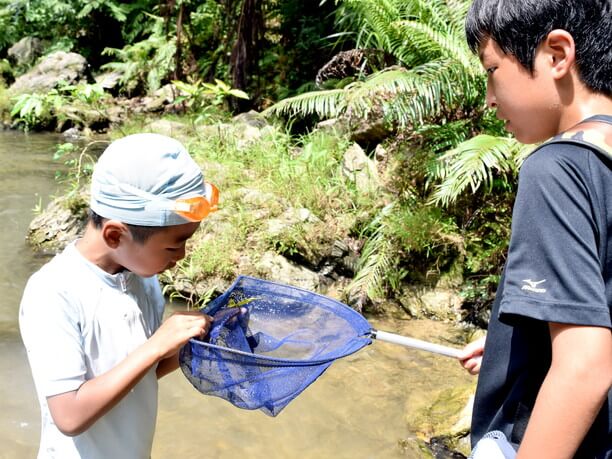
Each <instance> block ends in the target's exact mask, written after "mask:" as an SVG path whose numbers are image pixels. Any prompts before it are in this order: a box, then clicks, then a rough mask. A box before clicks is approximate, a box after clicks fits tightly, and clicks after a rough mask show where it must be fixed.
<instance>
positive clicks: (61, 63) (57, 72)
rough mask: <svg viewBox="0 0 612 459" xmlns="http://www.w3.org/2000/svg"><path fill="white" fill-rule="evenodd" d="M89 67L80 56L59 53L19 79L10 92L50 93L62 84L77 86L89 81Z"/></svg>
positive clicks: (53, 54)
mask: <svg viewBox="0 0 612 459" xmlns="http://www.w3.org/2000/svg"><path fill="white" fill-rule="evenodd" d="M87 67H88V65H87V61H86V60H85V58H84V57H83V56H81V55H80V54H76V53H66V52H64V51H57V52H55V53H52V54H49V55H48V56H46V57H44V58H43V59H42V60H41V61H40V62H39V63H38V64H37V65H36V66H34V67H33V68H32V69H31V70H30V71H29V72H27V73H25V74H23V75H21V76H20V77H19V78H17V79H16V80H15V82H14V83H13V84H12V85H11V86H10V88H9V92H11V93H12V94H21V93H35V92H48V91H49V90H51V89H53V88H55V87H57V85H58V84H59V83H60V82H65V83H68V84H76V83H79V82H82V81H87Z"/></svg>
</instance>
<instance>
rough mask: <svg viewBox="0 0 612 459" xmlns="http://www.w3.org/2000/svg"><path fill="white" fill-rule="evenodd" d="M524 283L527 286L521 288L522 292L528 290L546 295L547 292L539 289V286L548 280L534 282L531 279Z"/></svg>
mask: <svg viewBox="0 0 612 459" xmlns="http://www.w3.org/2000/svg"><path fill="white" fill-rule="evenodd" d="M523 282H525V285H523V286H522V287H521V290H528V291H530V292H534V293H545V292H546V289H545V288H538V285H539V284H541V283H542V282H546V279H543V280H541V281H532V280H531V279H523Z"/></svg>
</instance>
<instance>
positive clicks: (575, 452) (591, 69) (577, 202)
mask: <svg viewBox="0 0 612 459" xmlns="http://www.w3.org/2000/svg"><path fill="white" fill-rule="evenodd" d="M466 32H467V39H468V43H469V45H470V46H471V47H472V49H473V50H474V51H476V52H478V54H479V57H480V60H481V62H482V64H483V66H484V68H485V70H486V72H487V74H488V84H487V104H488V105H489V106H490V107H491V108H495V109H496V110H497V116H498V118H500V119H503V120H505V122H506V129H507V130H508V131H509V132H511V133H513V134H514V135H515V137H516V138H517V139H518V140H519V141H521V142H524V143H536V142H542V141H545V140H547V139H549V138H551V137H553V136H556V135H558V134H561V133H564V132H566V131H572V132H573V137H575V138H576V139H578V141H576V142H569V143H549V144H546V145H544V146H542V147H541V148H539V149H537V151H535V152H534V153H533V154H532V155H531V156H530V157H529V158H527V160H526V161H525V163H524V164H523V166H522V168H521V172H520V176H519V187H518V193H517V198H516V203H515V207H514V211H513V220H512V221H513V223H512V237H511V241H510V248H509V253H508V260H507V263H506V266H505V269H504V275H503V277H502V280H501V282H500V285H499V289H498V292H497V295H496V300H495V304H494V306H493V313H492V317H491V322H490V324H489V330H488V336H487V339H486V343H484V340H480V341H478V342H475V343H472V344H470V345H468V346H467V347H466V348H465V350H464V354H463V356H462V357H461V363H462V364H463V366H464V367H465V368H466V369H468V370H469V371H470V372H472V373H478V372H479V371H480V377H479V381H478V388H477V391H476V399H475V404H474V416H473V421H472V443H473V444H475V443H477V442H478V440H480V439H481V438H482V436H483V435H484V434H485V433H486V432H488V431H492V430H499V431H502V432H503V433H504V434H505V435H506V437H507V438H508V439H509V440H510V442H511V443H512V444H513V445H514V446H515V447H516V448H518V454H517V457H518V458H549V457H550V458H571V457H576V458H597V459H601V458H605V459H610V458H612V392H611V387H612V333H611V328H612V322H611V307H612V174H611V171H610V167H611V165H612V157H607V156H606V154H605V152H604V151H603V150H602V149H599V148H597V147H595V146H593V147H591V146H589V144H588V143H584V142H582V141H581V140H582V139H583V137H584V135H583V131H582V130H581V126H584V125H586V124H581V123H583V122H584V121H585V120H587V121H588V125H589V126H591V128H592V127H593V126H594V125H595V126H596V128H595V129H594V131H596V134H598V136H599V138H598V144H600V145H604V146H605V145H606V144H607V145H608V147H609V148H610V149H612V116H611V115H612V52H611V51H610V43H612V3H611V2H610V0H580V1H576V0H475V1H474V2H473V4H472V6H471V8H470V10H469V12H468V18H467V21H466ZM577 125H579V126H577ZM591 131H593V129H591ZM574 134H575V135H574ZM592 134H593V132H591V135H592ZM481 361H482V369H481V368H480V363H481Z"/></svg>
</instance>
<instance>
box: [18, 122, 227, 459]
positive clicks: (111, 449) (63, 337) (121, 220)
mask: <svg viewBox="0 0 612 459" xmlns="http://www.w3.org/2000/svg"><path fill="white" fill-rule="evenodd" d="M217 196H218V195H217V192H216V189H215V188H214V186H212V185H210V184H207V183H205V182H204V178H203V175H202V171H201V169H200V168H199V167H198V165H197V164H196V163H195V162H194V161H193V159H192V158H191V157H190V156H189V154H188V152H187V151H186V150H185V148H184V147H183V145H181V144H180V143H179V142H177V141H176V140H174V139H171V138H169V137H165V136H161V135H157V134H136V135H131V136H128V137H124V138H122V139H119V140H117V141H115V142H113V143H112V144H111V145H110V146H109V147H108V148H107V149H106V150H105V152H104V153H103V154H102V156H101V157H100V159H99V160H98V162H97V164H96V166H95V168H94V174H93V177H92V186H91V204H90V207H91V210H90V218H89V221H88V224H87V228H86V230H85V233H84V235H83V237H82V238H81V239H78V240H77V241H75V242H74V243H72V244H71V245H69V246H68V247H67V248H66V249H65V250H64V251H63V252H62V253H61V254H59V255H57V256H56V257H55V258H54V259H53V260H52V261H50V262H49V263H47V264H46V265H45V266H43V267H42V268H41V269H40V270H39V271H38V272H36V273H35V274H33V275H32V277H31V278H30V280H29V281H28V284H27V286H26V288H25V291H24V295H23V299H22V302H21V307H20V312H19V324H20V329H21V334H22V338H23V341H24V344H25V347H26V350H27V354H28V359H29V362H30V367H31V369H32V375H33V378H34V382H35V385H36V390H37V393H38V398H39V401H40V407H41V416H42V426H41V443H40V449H39V453H38V457H39V458H62V459H66V458H87V459H93V458H105V459H106V458H111V457H112V458H126V459H127V458H129V459H137V458H148V457H150V454H151V446H152V442H153V434H154V430H155V422H156V415H157V380H158V378H160V377H162V376H163V375H165V374H167V373H169V372H171V371H173V370H174V369H176V368H178V350H179V349H180V348H181V346H182V345H183V344H185V343H186V342H187V341H188V340H189V339H190V338H192V337H195V336H201V335H203V334H205V333H207V332H208V328H209V326H210V317H208V316H205V315H203V314H201V313H199V312H183V313H176V314H174V315H172V316H171V317H169V318H168V319H167V320H166V321H165V322H163V323H162V314H163V309H164V304H165V301H164V298H163V296H162V293H161V289H160V286H159V283H158V281H157V276H156V275H157V274H159V273H161V272H162V271H164V270H166V269H168V268H171V267H172V266H174V265H175V264H176V263H177V262H178V261H179V260H180V259H182V258H183V257H184V256H185V243H186V241H187V239H189V238H190V237H191V236H192V235H193V234H194V232H195V231H196V230H197V229H198V226H199V224H200V221H201V220H202V219H203V218H204V217H205V216H206V215H207V214H208V213H209V212H211V211H214V210H215V209H216V201H217Z"/></svg>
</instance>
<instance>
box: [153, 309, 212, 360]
mask: <svg viewBox="0 0 612 459" xmlns="http://www.w3.org/2000/svg"><path fill="white" fill-rule="evenodd" d="M211 323H212V317H210V316H209V315H206V314H202V313H201V312H198V311H185V312H175V313H174V314H172V315H171V316H170V317H168V318H167V319H166V320H165V321H164V322H163V323H162V324H161V326H160V327H159V328H158V329H157V331H156V332H155V333H154V334H153V336H151V338H150V339H149V342H150V344H151V345H154V346H157V352H158V355H159V359H160V360H163V359H165V358H168V357H171V356H173V355H174V354H176V353H177V352H178V351H179V349H180V348H181V347H182V346H183V345H184V344H185V343H186V342H187V341H189V339H191V338H194V337H196V336H197V337H204V336H206V334H208V330H209V329H210V325H211Z"/></svg>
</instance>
